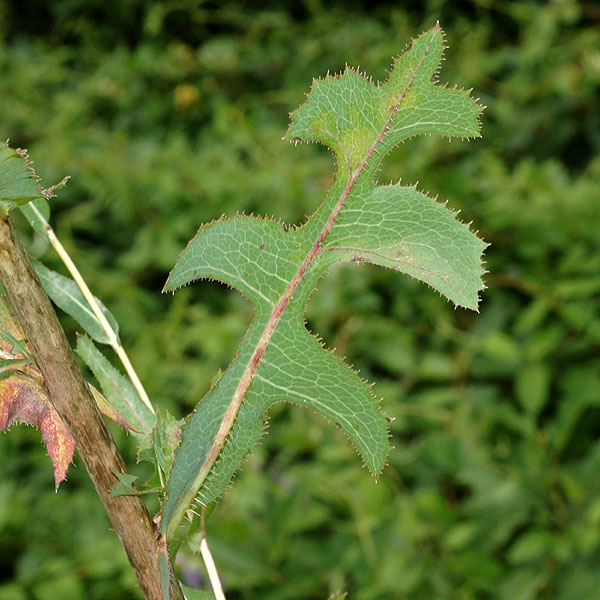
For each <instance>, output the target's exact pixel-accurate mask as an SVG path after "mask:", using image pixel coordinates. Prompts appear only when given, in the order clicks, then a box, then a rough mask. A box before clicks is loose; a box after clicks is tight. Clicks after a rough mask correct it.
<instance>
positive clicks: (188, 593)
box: [181, 585, 215, 600]
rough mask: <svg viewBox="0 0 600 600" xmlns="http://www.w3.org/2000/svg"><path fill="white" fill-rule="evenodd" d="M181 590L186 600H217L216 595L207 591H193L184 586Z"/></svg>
mask: <svg viewBox="0 0 600 600" xmlns="http://www.w3.org/2000/svg"><path fill="white" fill-rule="evenodd" d="M181 589H182V591H183V595H184V596H185V600H215V595H214V594H213V593H212V592H207V591H205V590H193V589H192V588H189V587H187V586H186V585H182V586H181Z"/></svg>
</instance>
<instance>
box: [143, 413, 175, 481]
mask: <svg viewBox="0 0 600 600" xmlns="http://www.w3.org/2000/svg"><path fill="white" fill-rule="evenodd" d="M182 425H183V420H177V419H176V418H175V417H173V416H172V415H171V414H170V413H169V412H168V411H165V412H164V414H161V413H160V412H159V413H158V414H157V417H156V424H155V425H154V428H153V429H152V431H151V432H150V433H146V434H136V437H138V438H139V442H138V462H142V461H147V462H150V463H152V464H153V465H155V467H156V473H155V476H154V477H153V478H152V479H151V480H150V481H147V482H146V483H145V485H146V486H150V487H157V486H161V485H162V482H161V480H160V476H159V472H160V473H162V474H164V475H165V476H167V475H168V474H169V472H170V471H171V465H172V463H173V459H174V457H175V450H176V448H177V447H178V446H179V444H180V442H181V426H182Z"/></svg>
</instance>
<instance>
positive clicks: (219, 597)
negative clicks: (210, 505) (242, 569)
mask: <svg viewBox="0 0 600 600" xmlns="http://www.w3.org/2000/svg"><path fill="white" fill-rule="evenodd" d="M200 535H201V536H202V537H201V538H200V554H201V555H202V560H203V561H204V565H205V566H206V571H207V572H208V578H209V579H210V585H211V586H212V589H213V593H214V595H215V598H216V600H226V598H225V593H224V592H223V586H222V585H221V580H220V579H219V572H218V571H217V566H216V565H215V561H214V560H213V557H212V554H211V551H210V548H209V547H208V541H207V539H206V506H204V507H202V516H201V533H200Z"/></svg>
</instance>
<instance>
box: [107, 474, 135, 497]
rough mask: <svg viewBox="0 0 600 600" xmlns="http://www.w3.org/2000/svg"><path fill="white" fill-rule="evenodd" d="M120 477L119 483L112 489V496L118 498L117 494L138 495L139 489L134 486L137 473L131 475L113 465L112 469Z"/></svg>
mask: <svg viewBox="0 0 600 600" xmlns="http://www.w3.org/2000/svg"><path fill="white" fill-rule="evenodd" d="M110 470H111V471H112V472H113V473H114V474H115V475H116V476H117V478H118V479H119V483H116V484H115V485H114V486H113V487H112V489H111V490H110V497H111V498H116V497H117V496H138V495H139V491H138V490H136V489H135V488H134V487H133V484H134V483H135V481H136V479H138V476H137V475H131V474H130V473H119V471H116V470H115V469H113V468H112V467H111V469H110Z"/></svg>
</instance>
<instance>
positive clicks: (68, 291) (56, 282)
mask: <svg viewBox="0 0 600 600" xmlns="http://www.w3.org/2000/svg"><path fill="white" fill-rule="evenodd" d="M33 266H34V267H35V270H36V273H37V274H38V277H39V278H40V281H41V282H42V285H43V286H44V289H45V290H46V293H47V294H48V296H50V298H52V301H53V302H54V304H56V305H57V306H58V307H60V308H62V310H64V311H65V312H66V313H67V314H69V315H71V316H72V317H73V318H74V319H75V320H76V321H77V322H78V323H79V324H80V325H81V326H82V327H83V329H84V330H85V332H86V333H87V334H89V335H90V337H92V338H93V339H94V340H96V341H97V342H100V343H101V344H110V339H109V338H108V336H107V335H106V332H105V331H104V329H103V328H102V325H100V322H99V321H98V318H97V317H96V315H95V314H94V311H93V310H92V309H91V308H90V305H89V304H88V302H87V300H86V299H85V298H84V296H83V294H82V293H81V290H80V289H79V286H78V285H77V284H76V283H75V281H73V279H71V278H70V277H65V276H64V275H60V274H59V273H56V272H55V271H52V270H50V269H48V268H46V267H45V266H44V265H43V264H42V263H40V262H38V261H33ZM96 302H97V303H98V306H99V307H100V310H101V311H102V312H103V313H104V316H105V317H106V319H107V321H108V322H109V323H110V326H111V327H112V329H113V331H114V332H115V333H116V334H117V335H118V334H119V325H118V323H117V321H116V319H115V318H114V317H113V316H112V314H111V312H110V311H109V310H108V309H107V308H106V306H104V304H102V302H101V301H100V300H98V298H96Z"/></svg>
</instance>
